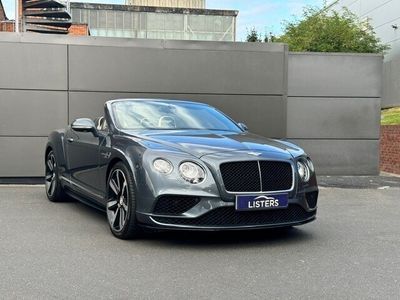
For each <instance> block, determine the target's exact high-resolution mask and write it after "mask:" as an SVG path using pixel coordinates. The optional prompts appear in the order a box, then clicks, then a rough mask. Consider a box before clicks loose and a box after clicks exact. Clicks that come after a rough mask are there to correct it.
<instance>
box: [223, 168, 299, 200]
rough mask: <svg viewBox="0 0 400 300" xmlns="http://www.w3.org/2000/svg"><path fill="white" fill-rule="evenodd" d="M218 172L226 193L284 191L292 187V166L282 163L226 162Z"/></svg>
mask: <svg viewBox="0 0 400 300" xmlns="http://www.w3.org/2000/svg"><path fill="white" fill-rule="evenodd" d="M220 171H221V175H222V180H223V182H224V186H225V190H226V191H228V192H272V191H286V190H290V189H291V188H292V185H293V171H292V166H291V164H290V163H288V162H283V161H266V160H261V161H241V162H228V163H223V164H221V166H220Z"/></svg>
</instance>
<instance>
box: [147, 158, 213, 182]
mask: <svg viewBox="0 0 400 300" xmlns="http://www.w3.org/2000/svg"><path fill="white" fill-rule="evenodd" d="M153 167H154V169H155V170H156V171H158V172H159V173H161V174H171V173H172V171H173V170H174V166H173V165H172V163H171V162H169V161H168V160H166V159H164V158H157V159H155V160H154V161H153ZM178 169H179V174H180V175H181V177H182V178H183V179H184V180H186V181H187V182H190V183H192V184H198V183H202V182H203V181H204V179H205V178H206V171H205V170H204V169H203V167H201V166H200V165H199V164H197V163H194V162H191V161H185V162H182V163H181V164H180V165H179V168H178Z"/></svg>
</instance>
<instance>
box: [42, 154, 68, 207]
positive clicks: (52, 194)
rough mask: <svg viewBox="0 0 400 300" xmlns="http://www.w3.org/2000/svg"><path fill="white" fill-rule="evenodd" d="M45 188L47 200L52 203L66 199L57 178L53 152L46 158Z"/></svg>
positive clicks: (56, 166)
mask: <svg viewBox="0 0 400 300" xmlns="http://www.w3.org/2000/svg"><path fill="white" fill-rule="evenodd" d="M45 187H46V195H47V198H48V199H49V200H50V201H52V202H60V201H64V200H65V199H66V195H65V194H64V190H63V188H62V186H61V183H60V179H59V177H58V164H57V159H56V156H55V154H54V152H53V150H50V151H49V153H47V156H46V162H45Z"/></svg>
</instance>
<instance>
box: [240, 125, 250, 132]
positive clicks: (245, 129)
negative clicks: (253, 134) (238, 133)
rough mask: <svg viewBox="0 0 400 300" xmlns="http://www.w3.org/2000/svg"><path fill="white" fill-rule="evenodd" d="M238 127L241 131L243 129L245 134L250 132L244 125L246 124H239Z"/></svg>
mask: <svg viewBox="0 0 400 300" xmlns="http://www.w3.org/2000/svg"><path fill="white" fill-rule="evenodd" d="M238 125H239V127H240V129H242V130H243V131H244V132H247V131H249V128H248V127H247V125H246V124H244V123H238Z"/></svg>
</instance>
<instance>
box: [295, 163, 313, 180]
mask: <svg viewBox="0 0 400 300" xmlns="http://www.w3.org/2000/svg"><path fill="white" fill-rule="evenodd" d="M297 171H298V173H299V176H300V178H301V180H302V181H303V182H308V181H309V180H310V178H311V174H312V173H314V164H313V163H312V161H311V159H310V158H301V159H299V160H298V161H297Z"/></svg>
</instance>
